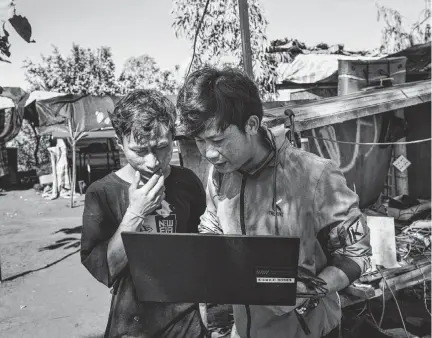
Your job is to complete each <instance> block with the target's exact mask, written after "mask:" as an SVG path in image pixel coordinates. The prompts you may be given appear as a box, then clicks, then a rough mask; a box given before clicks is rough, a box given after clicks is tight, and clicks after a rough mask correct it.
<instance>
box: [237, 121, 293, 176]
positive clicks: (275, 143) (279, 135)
mask: <svg viewBox="0 0 432 338" xmlns="http://www.w3.org/2000/svg"><path fill="white" fill-rule="evenodd" d="M260 131H261V133H262V135H263V136H264V139H265V140H266V141H267V142H268V143H269V145H270V147H271V152H270V153H269V155H268V157H267V158H266V159H265V160H264V161H262V162H261V163H260V164H259V165H258V166H257V167H256V168H255V169H253V170H250V171H244V170H238V171H239V173H240V174H242V175H246V176H257V175H259V174H260V173H261V172H262V171H263V170H264V169H265V168H266V167H275V166H276V165H277V163H278V162H279V156H278V155H279V153H280V152H281V150H283V149H284V148H285V147H286V145H287V144H288V142H287V139H286V136H285V127H284V125H280V126H276V127H274V128H271V129H269V128H267V127H264V126H262V127H261V130H260Z"/></svg>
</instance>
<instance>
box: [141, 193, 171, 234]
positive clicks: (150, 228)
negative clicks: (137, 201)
mask: <svg viewBox="0 0 432 338" xmlns="http://www.w3.org/2000/svg"><path fill="white" fill-rule="evenodd" d="M176 230H177V218H176V214H175V209H174V206H172V205H171V204H169V203H168V202H166V201H162V204H161V206H160V208H159V209H157V210H155V211H153V212H152V213H151V214H150V215H148V216H147V217H146V218H145V219H144V222H143V223H142V224H141V226H140V228H139V229H138V231H142V232H160V233H165V234H172V233H175V232H176Z"/></svg>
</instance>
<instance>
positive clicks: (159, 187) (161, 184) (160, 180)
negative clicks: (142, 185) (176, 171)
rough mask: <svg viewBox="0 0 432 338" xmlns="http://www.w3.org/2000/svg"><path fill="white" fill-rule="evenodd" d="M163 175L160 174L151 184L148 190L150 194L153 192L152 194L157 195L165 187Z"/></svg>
mask: <svg viewBox="0 0 432 338" xmlns="http://www.w3.org/2000/svg"><path fill="white" fill-rule="evenodd" d="M164 183H165V177H164V176H163V175H162V176H160V177H159V178H158V180H157V183H156V184H155V185H154V186H153V188H152V189H151V190H150V191H149V193H150V194H154V196H156V195H158V194H159V193H160V191H163V190H162V189H165V186H164Z"/></svg>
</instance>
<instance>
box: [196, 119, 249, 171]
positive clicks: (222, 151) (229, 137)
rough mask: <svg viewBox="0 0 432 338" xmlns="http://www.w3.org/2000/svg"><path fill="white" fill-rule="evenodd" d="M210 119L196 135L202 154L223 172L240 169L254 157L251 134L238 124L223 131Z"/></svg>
mask: <svg viewBox="0 0 432 338" xmlns="http://www.w3.org/2000/svg"><path fill="white" fill-rule="evenodd" d="M212 122H213V121H209V122H208V123H207V124H206V129H205V130H204V131H202V132H201V133H199V134H198V135H196V136H195V142H196V144H197V147H198V149H199V151H200V153H201V155H202V156H204V157H205V158H206V159H207V160H208V161H209V162H211V163H212V164H213V165H214V167H215V169H216V170H217V171H218V172H220V173H223V174H227V173H231V172H233V171H236V170H238V169H240V168H241V167H242V166H244V165H245V164H246V163H247V162H248V161H250V159H251V158H252V157H253V154H254V149H253V147H252V146H251V145H252V144H251V138H250V135H249V134H248V133H247V132H246V133H242V132H241V131H240V129H239V128H238V127H237V126H236V125H230V126H229V127H228V128H227V129H225V130H224V131H223V132H220V131H218V130H217V128H216V125H215V123H212Z"/></svg>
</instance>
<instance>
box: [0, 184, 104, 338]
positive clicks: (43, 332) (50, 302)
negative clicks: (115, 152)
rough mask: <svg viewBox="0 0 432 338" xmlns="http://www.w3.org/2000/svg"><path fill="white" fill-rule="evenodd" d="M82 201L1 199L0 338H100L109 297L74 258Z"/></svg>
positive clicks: (16, 194)
mask: <svg viewBox="0 0 432 338" xmlns="http://www.w3.org/2000/svg"><path fill="white" fill-rule="evenodd" d="M83 200H84V196H80V197H79V198H77V203H76V207H75V208H72V209H71V208H70V207H69V199H64V198H59V199H57V200H52V201H49V200H45V199H43V198H42V197H41V195H38V194H36V192H35V191H34V190H33V189H30V190H24V191H8V192H6V193H2V194H0V262H1V273H2V280H3V282H2V283H1V284H0V337H14V338H15V337H102V335H103V332H104V329H105V324H106V320H107V316H108V310H109V305H110V296H111V294H110V292H109V289H108V288H106V287H105V286H104V285H102V284H100V283H98V282H97V281H96V280H94V279H93V277H92V276H91V275H90V274H89V273H88V272H87V271H86V270H85V268H84V267H83V266H82V265H81V263H80V259H79V253H77V252H76V251H77V250H78V249H79V240H80V236H81V235H80V234H81V215H82V211H83ZM74 252H75V253H74ZM68 255H69V256H68ZM64 257H66V258H64ZM63 258H64V259H63ZM61 259H63V260H61ZM58 260H61V261H60V262H58V263H55V264H54V265H52V266H49V267H46V266H47V265H49V264H51V263H54V262H56V261H58ZM38 269H40V270H39V271H35V272H32V273H28V274H25V273H26V272H29V271H31V270H38ZM20 274H25V275H24V276H21V277H17V278H15V277H16V276H18V275H20Z"/></svg>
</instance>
